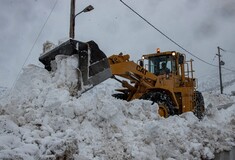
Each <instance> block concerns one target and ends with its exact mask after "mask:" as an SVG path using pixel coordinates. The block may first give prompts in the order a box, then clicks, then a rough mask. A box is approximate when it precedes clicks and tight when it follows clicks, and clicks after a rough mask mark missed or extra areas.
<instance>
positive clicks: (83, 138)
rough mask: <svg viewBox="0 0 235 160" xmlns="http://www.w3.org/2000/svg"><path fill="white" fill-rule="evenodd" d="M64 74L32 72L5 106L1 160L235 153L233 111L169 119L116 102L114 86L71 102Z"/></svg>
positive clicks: (0, 116)
mask: <svg viewBox="0 0 235 160" xmlns="http://www.w3.org/2000/svg"><path fill="white" fill-rule="evenodd" d="M67 64H68V63H67ZM62 66H65V67H62ZM59 67H62V68H64V69H63V72H62V71H61V70H58V72H60V74H58V72H57V73H55V74H50V73H49V72H47V71H46V70H44V69H42V68H39V67H37V66H33V65H31V66H28V67H27V68H25V69H24V72H23V74H22V75H21V77H20V79H19V81H18V82H17V84H16V88H14V89H13V91H12V94H8V95H5V96H4V97H3V98H1V101H0V128H1V130H0V159H27V160H30V159H32V160H33V159H78V160H90V159H94V160H100V159H104V160H109V159H115V160H122V159H128V160H129V159H135V160H136V159H137V160H138V159H139V160H143V159H145V160H147V159H151V160H157V159H201V158H204V159H212V158H213V157H214V153H216V152H219V151H222V150H229V149H230V147H231V146H234V145H235V143H234V142H235V135H234V133H235V105H234V106H232V107H229V108H228V109H226V110H223V109H222V110H217V109H216V108H208V110H207V115H206V116H205V117H204V119H203V120H202V121H199V120H198V119H197V118H196V117H195V116H194V115H193V114H192V113H191V112H189V113H185V114H183V115H181V116H172V117H169V118H167V119H164V118H161V117H159V115H157V114H156V112H157V104H152V103H151V102H149V101H144V100H134V101H132V102H126V101H122V100H118V99H115V98H113V97H112V96H111V94H112V93H113V89H114V88H116V86H117V84H116V83H114V81H112V80H108V81H106V82H104V83H102V84H100V85H98V86H96V87H94V88H93V89H91V90H89V91H87V92H85V93H84V94H82V95H81V97H79V98H76V97H71V96H70V92H69V89H70V87H71V86H69V85H70V84H71V82H74V81H75V79H76V77H71V76H69V75H71V74H70V73H71V72H73V69H72V70H71V69H65V68H66V65H65V63H64V62H62V61H60V63H59ZM68 77H70V78H68ZM63 82H66V83H63ZM72 84H73V83H72Z"/></svg>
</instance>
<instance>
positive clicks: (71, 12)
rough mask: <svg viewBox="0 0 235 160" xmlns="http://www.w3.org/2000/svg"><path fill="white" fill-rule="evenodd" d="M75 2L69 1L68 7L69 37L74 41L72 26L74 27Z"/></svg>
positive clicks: (73, 0)
mask: <svg viewBox="0 0 235 160" xmlns="http://www.w3.org/2000/svg"><path fill="white" fill-rule="evenodd" d="M75 3H76V2H75V0H71V6H70V30H69V37H70V38H72V39H74V26H75V18H74V17H75Z"/></svg>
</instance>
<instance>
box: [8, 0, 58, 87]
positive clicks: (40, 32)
mask: <svg viewBox="0 0 235 160" xmlns="http://www.w3.org/2000/svg"><path fill="white" fill-rule="evenodd" d="M57 3H58V0H56V1H55V3H54V5H53V7H52V9H51V11H50V13H49V15H48V16H47V19H46V21H45V22H44V24H43V26H42V28H41V29H40V31H39V33H38V35H37V37H36V39H35V41H34V43H33V45H32V47H31V49H30V50H29V53H28V55H27V57H26V59H25V61H24V63H23V64H22V66H21V68H20V71H19V73H18V74H17V77H16V79H15V81H14V83H13V85H12V88H11V90H12V89H13V88H14V87H15V85H16V82H17V80H18V79H19V76H20V73H21V71H22V69H23V67H24V66H25V64H26V62H27V61H28V59H29V57H30V55H31V54H32V51H33V49H34V47H35V45H36V43H37V41H38V39H39V37H40V35H41V34H42V31H43V29H44V28H45V26H46V24H47V22H48V20H49V18H50V16H51V14H52V12H53V11H54V9H55V7H56V4H57Z"/></svg>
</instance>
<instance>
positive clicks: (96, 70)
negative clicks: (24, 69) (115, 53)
mask: <svg viewBox="0 0 235 160" xmlns="http://www.w3.org/2000/svg"><path fill="white" fill-rule="evenodd" d="M57 55H65V56H66V55H67V56H72V55H74V56H75V57H77V59H78V66H77V70H78V72H77V74H78V77H79V78H80V79H81V81H80V82H79V83H81V84H82V85H90V86H95V85H97V84H99V83H101V82H103V81H105V80H106V79H108V78H110V77H111V76H112V73H111V70H110V66H109V62H108V59H107V56H106V55H105V54H104V53H103V52H102V51H101V50H100V49H99V47H98V45H97V44H96V43H95V42H94V41H89V42H86V43H85V42H80V41H77V40H73V39H69V40H68V41H66V42H64V43H62V44H60V45H59V46H56V47H55V48H53V49H52V50H50V51H48V52H45V53H43V54H42V55H41V56H40V57H39V61H40V62H41V63H43V64H44V66H45V69H47V70H48V71H51V70H52V62H53V61H54V60H55V57H56V56H57ZM81 84H79V86H80V85H81ZM78 90H82V88H81V87H80V88H79V89H78Z"/></svg>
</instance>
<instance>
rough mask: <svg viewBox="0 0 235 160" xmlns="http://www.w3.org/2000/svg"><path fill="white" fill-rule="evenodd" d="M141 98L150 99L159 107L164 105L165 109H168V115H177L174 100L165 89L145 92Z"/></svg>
mask: <svg viewBox="0 0 235 160" xmlns="http://www.w3.org/2000/svg"><path fill="white" fill-rule="evenodd" d="M141 99H145V100H150V101H152V102H153V103H157V104H158V105H159V107H160V106H161V107H164V109H165V111H167V116H165V117H169V116H171V115H175V114H176V112H175V110H174V108H175V107H174V105H173V102H172V100H171V98H170V96H169V95H168V94H167V93H166V92H164V91H151V92H148V93H146V94H144V95H143V96H142V97H141Z"/></svg>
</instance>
